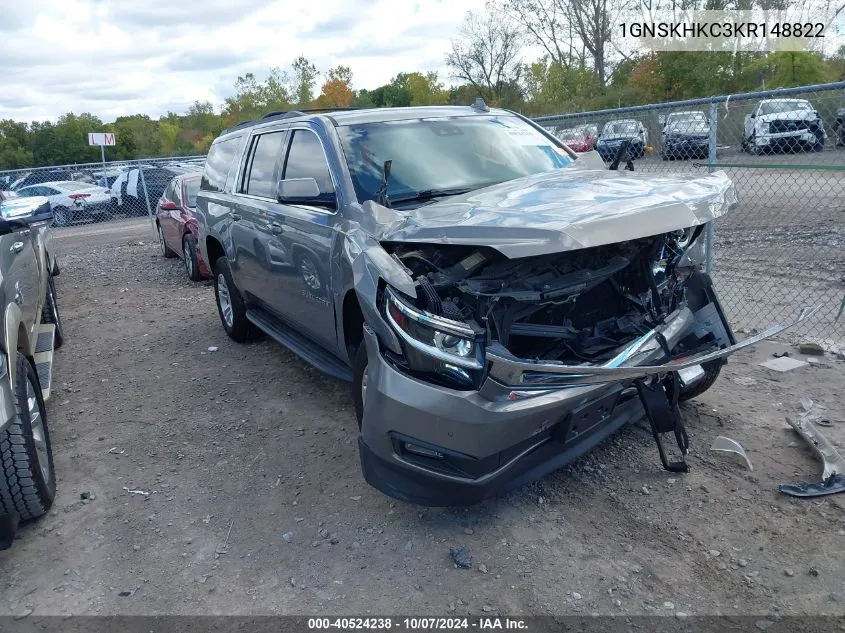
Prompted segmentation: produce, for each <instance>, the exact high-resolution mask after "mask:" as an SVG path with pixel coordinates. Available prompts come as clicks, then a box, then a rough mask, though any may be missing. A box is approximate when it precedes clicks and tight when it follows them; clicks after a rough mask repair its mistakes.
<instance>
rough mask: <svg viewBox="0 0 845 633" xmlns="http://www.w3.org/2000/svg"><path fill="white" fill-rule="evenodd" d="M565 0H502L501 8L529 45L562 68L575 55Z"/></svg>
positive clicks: (566, 0)
mask: <svg viewBox="0 0 845 633" xmlns="http://www.w3.org/2000/svg"><path fill="white" fill-rule="evenodd" d="M567 5H568V0H503V1H502V3H501V9H502V11H503V12H504V13H505V14H506V15H508V16H509V17H511V18H512V19H513V20H515V21H516V22H517V23H518V24H520V25H521V26H522V27H523V28H524V29H525V32H526V34H527V35H528V37H529V38H530V39H531V41H532V43H533V44H537V45H538V46H542V47H543V48H544V49H545V50H546V53H548V55H549V59H550V60H551V61H552V62H554V63H556V64H560V65H561V66H563V67H564V68H565V67H567V66H569V63H570V61H571V60H572V59H573V58H574V57H575V42H574V41H573V37H572V25H571V24H570V23H569V15H568V14H569V12H568V6H567Z"/></svg>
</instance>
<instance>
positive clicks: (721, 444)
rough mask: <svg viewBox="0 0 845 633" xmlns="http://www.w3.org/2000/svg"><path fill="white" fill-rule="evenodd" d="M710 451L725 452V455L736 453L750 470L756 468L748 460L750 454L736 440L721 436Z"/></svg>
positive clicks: (714, 441)
mask: <svg viewBox="0 0 845 633" xmlns="http://www.w3.org/2000/svg"><path fill="white" fill-rule="evenodd" d="M710 450H711V451H723V452H725V453H736V454H737V455H739V456H740V457H742V459H744V460H745V465H746V466H748V470H754V466H752V465H751V460H750V459H748V454H747V453H746V452H745V449H744V448H742V444H740V443H739V442H737V441H736V440H732V439H731V438H729V437H725V436H724V435H720V436H718V437H717V438H716V439H715V440H713V445H712V446H711V447H710Z"/></svg>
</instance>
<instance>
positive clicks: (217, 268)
mask: <svg viewBox="0 0 845 633" xmlns="http://www.w3.org/2000/svg"><path fill="white" fill-rule="evenodd" d="M214 298H215V300H216V301H217V314H219V315H220V322H221V323H222V324H223V329H224V330H226V334H228V335H229V338H230V339H232V340H233V341H237V342H238V343H246V342H247V341H249V340H252V339H253V338H256V337H257V333H258V330H257V328H256V327H255V326H254V325H253V324H252V323H250V322H249V320H248V319H247V318H246V305H245V304H244V300H243V297H241V293H240V292H238V288H237V286H235V282H234V280H233V279H232V270H231V268H230V266H229V260H228V259H227V258H226V257H225V256H224V257H220V258H219V259H218V260H217V261H216V262H214Z"/></svg>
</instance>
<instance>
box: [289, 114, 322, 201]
mask: <svg viewBox="0 0 845 633" xmlns="http://www.w3.org/2000/svg"><path fill="white" fill-rule="evenodd" d="M284 177H285V179H290V178H313V179H314V180H316V181H317V185H318V186H319V187H320V193H332V192H333V191H334V186H333V185H332V178H331V175H330V174H329V164H328V163H327V162H326V155H325V153H323V146H322V145H321V144H320V139H318V138H317V135H316V134H314V132H311V131H309V130H295V131H294V133H293V140H292V141H291V144H290V151H289V152H288V159H287V163H286V165H285V176H284Z"/></svg>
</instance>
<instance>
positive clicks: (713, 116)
mask: <svg viewBox="0 0 845 633" xmlns="http://www.w3.org/2000/svg"><path fill="white" fill-rule="evenodd" d="M718 126H719V104H718V102H716V100H715V99H714V100H711V101H710V139H709V140H710V143H709V147H708V150H707V172H708V173H711V174H712V173H713V172H714V171H716V167H715V164H716V132H717V128H718ZM715 224H716V220H710V221H709V222H708V223H707V237H706V241H705V250H706V251H707V263H706V266H705V269H706V270H707V274H708V275H712V274H713V236H714V234H715V232H716V227H715Z"/></svg>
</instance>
